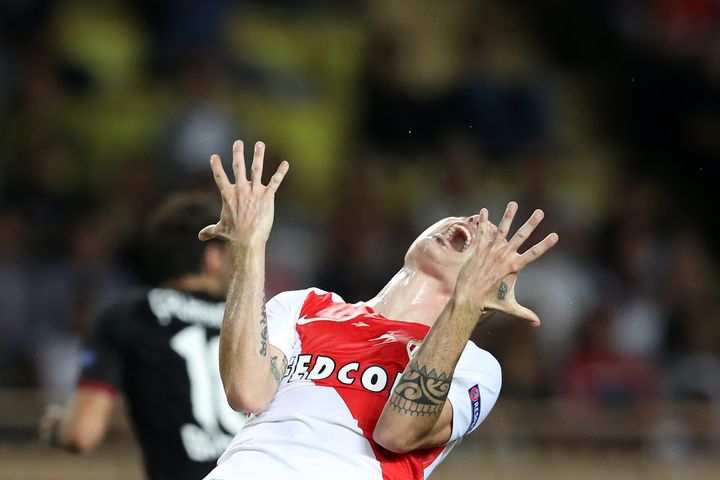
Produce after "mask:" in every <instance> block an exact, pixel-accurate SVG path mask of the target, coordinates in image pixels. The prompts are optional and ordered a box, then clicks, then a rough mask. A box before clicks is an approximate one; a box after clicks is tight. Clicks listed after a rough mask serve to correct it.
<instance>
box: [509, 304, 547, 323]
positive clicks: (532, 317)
mask: <svg viewBox="0 0 720 480" xmlns="http://www.w3.org/2000/svg"><path fill="white" fill-rule="evenodd" d="M508 313H510V314H511V315H515V316H516V317H520V318H522V319H523V320H527V321H528V322H530V325H532V326H533V327H539V326H540V317H538V316H537V313H535V312H533V311H532V310H530V309H529V308H526V307H523V306H522V305H520V304H515V308H513V309H512V310H511V311H509V312H508Z"/></svg>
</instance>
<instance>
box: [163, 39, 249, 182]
mask: <svg viewBox="0 0 720 480" xmlns="http://www.w3.org/2000/svg"><path fill="white" fill-rule="evenodd" d="M182 66H183V68H182V71H181V74H180V79H181V81H180V93H179V98H180V99H181V101H180V102H178V103H179V106H180V111H179V112H178V114H177V117H176V119H175V121H174V122H173V123H172V126H171V128H170V132H169V133H170V138H169V141H168V149H169V152H170V158H171V160H172V163H171V164H168V165H166V166H167V168H165V169H164V173H165V174H167V175H168V177H169V180H170V181H171V182H172V183H171V184H174V185H182V184H187V183H188V182H190V181H192V180H194V179H195V178H197V177H202V178H203V179H204V178H206V177H207V165H208V158H210V155H211V154H213V153H218V152H223V151H224V149H225V148H227V145H232V142H233V141H234V139H235V138H237V137H238V136H239V135H238V134H239V133H240V132H239V131H238V129H237V127H236V125H235V124H234V120H233V117H232V112H231V110H230V108H229V106H228V104H227V100H226V98H225V96H224V95H223V91H224V90H223V87H224V81H225V77H224V71H223V66H222V64H221V63H219V62H218V60H217V58H215V57H213V56H212V55H208V56H204V55H201V54H200V53H199V52H198V53H195V54H188V56H187V57H186V58H184V61H183V62H182ZM223 157H225V156H223ZM226 167H230V165H229V163H228V164H227V165H226Z"/></svg>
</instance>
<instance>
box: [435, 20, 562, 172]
mask: <svg viewBox="0 0 720 480" xmlns="http://www.w3.org/2000/svg"><path fill="white" fill-rule="evenodd" d="M488 41H490V40H489V38H488V37H487V36H486V35H485V34H484V33H483V32H482V31H481V30H478V29H476V28H475V26H474V25H473V28H472V30H471V31H470V33H469V34H468V35H467V37H466V39H465V45H464V46H463V48H464V50H463V52H462V53H463V56H462V73H461V75H460V80H459V83H458V85H457V87H456V89H455V91H454V92H453V94H452V97H451V98H452V99H451V103H450V109H451V112H452V114H451V116H450V118H449V119H448V122H450V123H451V124H455V125H457V128H470V127H471V128H472V131H473V133H474V134H475V135H478V136H479V137H480V139H481V140H482V141H483V143H484V144H485V146H486V147H487V149H488V151H489V152H490V153H491V154H492V155H493V156H494V157H501V158H503V159H507V158H512V155H513V154H514V153H516V152H518V151H520V150H522V149H524V148H526V147H527V146H529V145H531V144H533V143H536V142H538V141H539V140H542V139H543V138H545V137H546V136H547V135H548V134H549V133H550V131H549V130H550V126H549V119H548V112H547V110H548V108H547V98H546V92H545V91H544V90H545V89H544V87H543V85H542V84H541V82H540V79H539V78H530V77H528V78H522V77H521V78H517V79H513V80H510V79H502V78H500V77H499V75H497V74H495V73H494V72H493V71H492V66H491V65H490V62H489V61H488V58H487V52H486V51H487V42H488Z"/></svg>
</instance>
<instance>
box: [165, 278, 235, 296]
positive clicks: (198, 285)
mask: <svg viewBox="0 0 720 480" xmlns="http://www.w3.org/2000/svg"><path fill="white" fill-rule="evenodd" d="M163 285H164V286H165V287H169V288H174V289H175V290H180V291H182V292H198V293H206V294H208V295H210V296H213V297H218V298H219V297H224V296H225V293H226V292H225V289H224V285H223V284H222V282H221V281H219V280H215V279H213V278H211V277H209V276H208V275H186V276H184V277H180V278H174V279H172V280H168V281H166V282H165V283H164V284H163Z"/></svg>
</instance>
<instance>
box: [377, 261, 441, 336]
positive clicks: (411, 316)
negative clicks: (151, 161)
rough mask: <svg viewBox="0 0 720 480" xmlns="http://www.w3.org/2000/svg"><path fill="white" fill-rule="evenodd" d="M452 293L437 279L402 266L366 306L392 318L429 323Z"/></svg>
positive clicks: (435, 317) (430, 323) (432, 321)
mask: <svg viewBox="0 0 720 480" xmlns="http://www.w3.org/2000/svg"><path fill="white" fill-rule="evenodd" d="M451 293H452V292H449V291H447V289H446V287H444V286H443V284H442V282H441V281H440V280H438V279H436V278H433V277H431V276H429V275H426V274H424V273H422V272H418V271H416V270H410V269H407V268H403V269H401V270H400V271H399V272H398V273H397V274H395V276H394V277H393V278H392V279H391V280H390V282H388V284H387V285H385V288H383V289H382V291H380V293H378V294H377V295H376V296H375V297H374V298H373V299H371V300H369V301H368V302H367V305H368V306H369V307H371V308H372V309H373V310H375V311H376V312H378V313H379V314H381V315H383V316H384V317H387V318H390V319H393V320H404V321H408V322H417V323H423V324H425V325H430V326H432V325H433V324H434V323H435V320H437V318H438V317H439V316H440V313H441V312H442V310H443V308H445V305H446V304H447V302H448V301H449V300H450V295H451Z"/></svg>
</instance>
